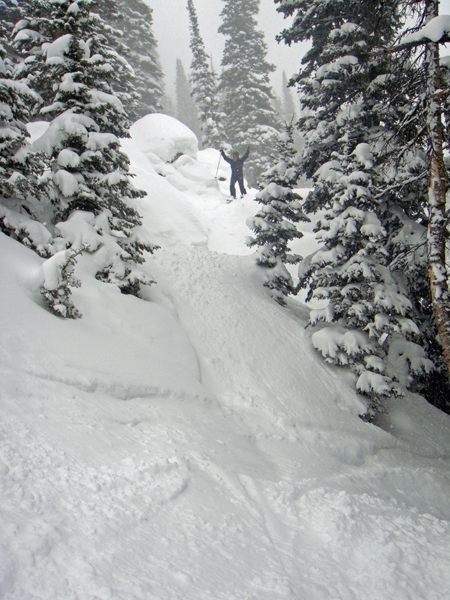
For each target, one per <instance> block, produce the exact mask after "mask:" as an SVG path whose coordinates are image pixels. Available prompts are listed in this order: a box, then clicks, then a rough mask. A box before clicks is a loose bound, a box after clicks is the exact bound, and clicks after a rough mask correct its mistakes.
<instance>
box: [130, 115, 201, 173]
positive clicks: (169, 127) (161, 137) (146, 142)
mask: <svg viewBox="0 0 450 600" xmlns="http://www.w3.org/2000/svg"><path fill="white" fill-rule="evenodd" d="M130 133H131V138H132V140H133V142H134V143H135V144H136V145H137V146H138V147H139V148H140V149H141V151H142V152H144V154H148V153H152V154H156V155H157V156H159V158H160V159H161V160H163V161H165V162H168V161H172V160H173V159H174V158H175V157H176V156H177V154H179V153H181V154H187V155H188V156H191V157H192V158H196V156H197V151H198V141H197V138H196V136H195V133H193V132H192V131H191V130H190V129H189V128H188V127H186V125H183V123H180V122H179V121H177V120H176V119H174V118H172V117H169V116H168V115H162V114H152V115H147V116H145V117H143V118H142V119H139V121H137V122H136V123H134V125H133V126H132V127H131V129H130Z"/></svg>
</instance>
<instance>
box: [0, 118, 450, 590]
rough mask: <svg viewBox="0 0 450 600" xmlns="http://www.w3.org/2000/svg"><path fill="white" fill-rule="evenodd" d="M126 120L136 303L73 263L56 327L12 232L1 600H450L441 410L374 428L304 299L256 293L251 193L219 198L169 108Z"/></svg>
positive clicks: (399, 416)
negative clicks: (142, 284)
mask: <svg viewBox="0 0 450 600" xmlns="http://www.w3.org/2000/svg"><path fill="white" fill-rule="evenodd" d="M32 129H33V132H32V133H33V135H34V137H35V138H36V137H39V135H40V134H42V133H43V130H44V128H43V125H42V124H34V125H33V127H32ZM131 133H132V138H131V140H124V141H123V148H124V149H125V151H126V152H127V153H128V154H129V156H130V158H131V164H132V171H133V172H134V173H135V175H136V176H135V178H134V183H135V185H136V187H138V188H142V189H145V190H146V191H147V192H148V195H147V196H146V197H145V198H142V199H140V200H138V201H137V208H138V210H139V212H140V214H141V215H142V217H143V224H142V227H143V228H144V229H145V230H146V231H148V234H149V237H150V239H152V240H153V241H154V242H156V243H157V244H159V245H160V246H161V249H160V250H158V251H157V252H156V253H155V254H154V255H152V256H151V255H149V256H148V258H147V262H146V263H145V265H144V266H143V268H144V269H145V270H146V274H147V276H148V279H149V280H155V281H156V283H155V284H153V285H151V286H147V287H146V290H147V291H146V297H145V299H146V301H143V300H139V299H137V298H135V297H134V296H127V295H123V294H121V293H120V292H119V290H118V289H117V287H115V286H112V285H108V284H106V283H102V282H100V281H97V280H96V279H95V277H94V275H95V272H93V271H95V270H94V268H93V266H92V265H91V263H89V262H87V261H86V260H85V258H84V257H83V256H80V257H79V258H78V263H77V265H76V269H75V276H76V277H78V278H79V279H80V280H81V283H82V285H81V287H80V288H77V289H74V291H73V300H74V303H75V305H76V306H77V307H79V309H80V311H81V312H82V314H83V317H82V318H81V319H78V320H62V319H59V318H57V317H55V316H54V315H52V314H50V313H49V312H48V311H47V310H46V309H45V306H44V303H43V300H42V297H41V294H40V293H39V289H40V286H41V285H42V282H43V277H44V276H45V273H44V270H43V267H42V265H43V264H44V259H42V258H40V257H39V256H38V255H37V254H36V253H34V252H32V251H31V250H29V249H27V248H25V247H24V246H23V245H20V244H19V243H18V242H16V241H13V240H12V239H11V238H8V237H6V236H5V235H3V234H1V237H0V243H1V253H0V257H1V258H0V260H1V282H2V285H1V306H2V313H1V319H2V322H1V326H0V335H1V345H0V352H1V361H0V365H1V366H0V368H1V376H2V387H1V410H2V415H1V420H0V423H1V427H2V434H1V453H0V473H1V507H2V531H1V536H0V540H1V548H2V554H1V557H0V564H1V568H0V570H1V583H0V594H1V596H2V598H4V599H5V600H38V599H39V600H75V599H79V600H94V599H95V600H100V599H101V600H107V599H109V600H220V599H222V600H250V599H252V600H283V599H294V600H337V599H340V600H392V599H393V598H395V600H413V599H414V600H420V599H423V600H425V599H426V600H448V597H449V590H450V558H449V556H450V553H449V549H450V460H449V459H450V418H449V417H448V416H446V415H445V414H443V413H441V412H439V411H438V410H436V409H435V408H433V407H432V406H430V405H429V404H427V403H426V402H425V401H424V400H423V399H422V398H421V397H419V396H416V395H414V394H409V395H407V396H406V397H403V398H396V399H392V400H391V401H390V403H389V413H388V414H387V415H386V416H385V418H384V420H383V421H382V422H380V427H375V426H373V425H370V424H367V423H364V422H363V421H362V420H361V419H360V418H359V416H358V415H359V413H360V412H361V411H362V410H363V405H362V402H361V400H360V398H359V397H358V396H357V395H356V394H355V392H354V391H353V390H354V375H352V374H351V373H349V372H347V371H345V370H339V369H337V368H335V367H331V366H328V365H326V364H325V363H324V362H323V361H322V360H321V358H320V357H319V356H320V355H319V353H318V352H316V350H315V349H314V347H313V344H312V342H311V334H310V329H305V326H306V325H307V323H308V320H309V308H308V307H307V306H305V305H304V304H303V303H302V301H301V299H290V300H288V305H287V307H285V308H282V307H280V306H279V305H278V304H277V303H275V302H274V301H273V300H272V299H271V298H270V297H269V296H268V292H267V289H266V288H264V287H263V286H262V282H263V280H264V274H263V273H262V272H261V269H260V268H258V267H257V266H256V265H255V261H254V256H253V254H252V251H251V250H250V249H249V248H248V247H247V246H246V245H245V238H246V237H247V236H248V233H249V230H248V228H247V227H246V225H245V222H246V220H247V219H249V218H251V217H253V216H254V215H255V213H256V212H257V209H258V205H257V203H255V202H254V201H253V197H254V194H255V190H253V191H251V192H250V194H249V195H248V196H247V197H245V198H243V199H241V200H236V201H234V202H231V203H227V202H226V194H227V183H228V182H227V181H223V182H222V181H219V180H218V179H216V169H217V166H218V162H219V153H218V152H217V151H216V150H212V149H210V150H204V151H198V146H197V140H196V138H195V136H194V135H193V134H192V132H190V131H189V130H188V129H186V127H184V126H182V125H181V124H179V123H177V122H176V121H175V120H173V119H171V118H170V117H166V116H164V115H150V116H147V117H145V118H144V119H142V120H141V121H139V122H137V123H136V124H135V125H134V126H133V128H132V130H131ZM363 150H364V149H363V148H362V149H361V155H364V152H363ZM72 159H73V157H72V156H71V155H69V154H67V153H66V154H64V155H62V156H60V166H61V167H62V168H64V165H67V164H70V163H71V161H72ZM170 161H172V162H170ZM227 169H228V165H227V164H223V162H222V163H221V164H220V168H219V172H218V174H219V177H221V178H228V177H229V173H228V170H227ZM62 185H70V182H67V181H66V182H64V181H63V182H62ZM302 228H307V231H306V232H305V237H304V238H302V239H301V240H299V241H297V242H296V244H297V245H298V246H296V247H295V248H294V251H295V252H299V253H301V254H303V255H304V256H306V255H308V254H310V253H311V252H313V251H315V250H317V249H318V246H317V244H316V242H315V240H314V238H313V234H312V233H311V230H312V225H309V224H308V225H303V224H302ZM36 235H37V236H38V235H39V232H37V233H36ZM44 241H45V240H44Z"/></svg>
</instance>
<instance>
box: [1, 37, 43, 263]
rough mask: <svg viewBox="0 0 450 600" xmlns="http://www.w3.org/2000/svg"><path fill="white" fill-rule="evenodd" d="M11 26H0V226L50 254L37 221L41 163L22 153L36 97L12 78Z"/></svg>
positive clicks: (36, 100) (41, 199) (4, 230)
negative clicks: (9, 40)
mask: <svg viewBox="0 0 450 600" xmlns="http://www.w3.org/2000/svg"><path fill="white" fill-rule="evenodd" d="M9 29H10V27H9V26H8V27H4V28H3V27H2V38H1V40H0V149H1V156H0V228H1V230H2V231H3V232H4V233H6V234H7V235H10V236H11V237H13V238H15V239H18V240H20V241H21V242H22V243H23V244H25V245H26V246H28V247H30V248H33V249H35V250H36V251H37V252H39V254H41V255H42V256H47V255H48V254H49V247H48V244H49V241H50V237H51V236H50V233H49V232H48V231H47V229H46V228H45V227H44V226H43V225H41V224H40V223H39V222H38V219H39V217H40V218H41V220H45V215H44V214H43V204H44V202H43V197H42V193H41V190H40V186H39V184H38V178H39V175H40V174H41V173H42V171H43V170H44V165H43V163H42V161H41V159H40V157H39V156H33V155H28V154H26V152H24V148H25V147H26V144H27V138H28V137H29V134H28V131H27V129H26V123H27V122H28V121H29V119H30V112H31V110H32V108H33V106H35V105H36V104H37V102H38V100H39V97H38V95H37V94H36V93H35V92H33V91H32V90H31V89H30V88H29V87H28V86H27V85H26V84H25V83H23V82H20V81H18V80H16V79H15V68H14V63H13V61H12V60H11V58H10V57H11V53H10V52H8V50H7V47H8V44H7V42H8V40H7V39H5V35H8V33H9Z"/></svg>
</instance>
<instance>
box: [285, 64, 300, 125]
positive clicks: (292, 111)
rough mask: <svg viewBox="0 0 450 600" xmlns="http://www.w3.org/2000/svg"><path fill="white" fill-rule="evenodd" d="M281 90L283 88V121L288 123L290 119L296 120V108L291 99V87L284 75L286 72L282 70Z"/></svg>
mask: <svg viewBox="0 0 450 600" xmlns="http://www.w3.org/2000/svg"><path fill="white" fill-rule="evenodd" d="M282 90H283V104H282V107H283V121H284V122H285V123H290V122H291V121H293V120H294V121H296V120H297V116H298V115H297V112H298V111H297V110H296V108H295V104H294V100H293V99H292V93H291V88H290V87H289V82H288V80H287V77H286V73H285V72H284V71H283V79H282Z"/></svg>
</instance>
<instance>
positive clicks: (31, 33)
mask: <svg viewBox="0 0 450 600" xmlns="http://www.w3.org/2000/svg"><path fill="white" fill-rule="evenodd" d="M92 6H93V3H92V2H91V1H89V0H77V1H76V2H72V1H71V0H60V1H58V3H49V2H46V1H45V0H35V1H34V2H33V3H32V4H31V5H30V6H29V7H28V8H29V12H28V13H27V14H26V15H25V18H24V19H23V20H22V21H21V22H19V24H18V26H17V27H16V37H15V43H16V44H17V45H18V47H19V48H23V46H24V45H26V46H29V45H30V41H31V48H29V50H28V52H29V54H30V55H31V56H33V60H31V61H25V67H24V69H23V71H22V74H24V72H25V68H26V67H28V69H29V77H30V80H31V81H33V82H36V84H37V86H38V88H39V89H40V90H43V92H44V94H43V97H44V105H43V106H42V107H41V109H40V114H41V115H44V116H46V117H47V118H48V117H51V118H52V121H51V123H50V125H49V128H48V130H47V132H46V133H45V134H44V135H43V136H42V137H41V138H39V139H38V140H37V141H36V142H35V143H34V144H33V146H32V151H35V152H37V151H40V152H43V153H45V155H46V161H47V165H48V170H47V172H46V173H45V177H44V180H43V184H44V185H45V186H46V189H47V192H48V195H49V197H50V199H51V207H52V213H53V215H52V222H53V231H52V233H53V235H54V240H53V248H54V250H55V251H58V252H63V253H64V257H63V258H62V259H61V260H60V259H58V258H57V259H55V260H53V261H52V265H53V264H54V265H55V268H57V269H58V270H59V271H60V273H62V274H63V275H64V277H66V278H67V279H68V280H70V279H71V277H72V270H71V268H69V267H71V265H72V264H73V258H74V256H75V254H76V253H77V252H78V251H79V250H81V249H86V250H87V251H88V252H90V253H92V254H93V263H94V264H95V266H96V269H97V274H96V276H97V278H98V279H100V280H102V281H105V282H114V283H116V284H117V285H118V286H119V288H120V289H121V291H122V292H123V293H132V294H135V295H138V292H139V289H140V284H142V283H149V280H148V278H147V277H146V276H145V274H143V272H142V271H141V269H140V267H139V265H140V264H142V263H143V262H144V256H143V254H144V251H150V252H151V251H153V249H154V247H153V246H152V245H151V244H150V243H149V242H148V241H147V240H146V239H144V238H143V237H142V234H141V233H140V230H139V226H140V224H141V220H140V217H139V214H138V213H137V211H136V208H135V200H136V199H138V198H140V197H142V196H144V195H145V192H142V191H140V190H137V189H135V188H134V187H133V185H132V184H131V180H130V175H129V160H128V158H127V156H126V155H125V154H124V153H123V152H122V151H121V149H120V138H122V137H127V136H128V135H129V134H128V129H127V127H128V120H127V117H126V114H125V112H124V110H123V106H122V103H121V101H120V100H119V99H118V97H117V96H116V95H115V94H114V89H113V88H112V87H111V84H112V83H114V81H115V78H116V77H117V73H118V72H119V73H120V72H121V70H122V67H123V61H122V60H121V59H120V57H117V54H116V53H115V52H114V51H112V50H111V48H109V47H108V46H107V45H105V34H104V32H103V30H102V21H101V19H99V17H98V16H97V15H95V14H92V13H91V12H90V9H91V7H92ZM43 42H44V43H43ZM33 44H34V45H33ZM123 72H125V73H126V72H128V70H127V69H124V71H123ZM67 248H70V249H71V252H72V253H71V254H70V255H67ZM50 260H51V259H50ZM64 277H63V279H62V280H61V282H60V283H61V290H62V292H64V289H63V288H64V285H65V281H64ZM66 283H67V281H66ZM50 291H51V290H50ZM45 292H46V290H44V295H45V297H46V298H47V299H48V300H49V298H50V296H48V295H46V294H45ZM63 297H64V294H63ZM67 306H68V305H67V304H66V308H67ZM51 308H52V310H54V312H56V313H57V314H62V315H63V316H74V311H70V310H65V308H64V306H60V307H58V306H56V308H55V306H53V305H51Z"/></svg>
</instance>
